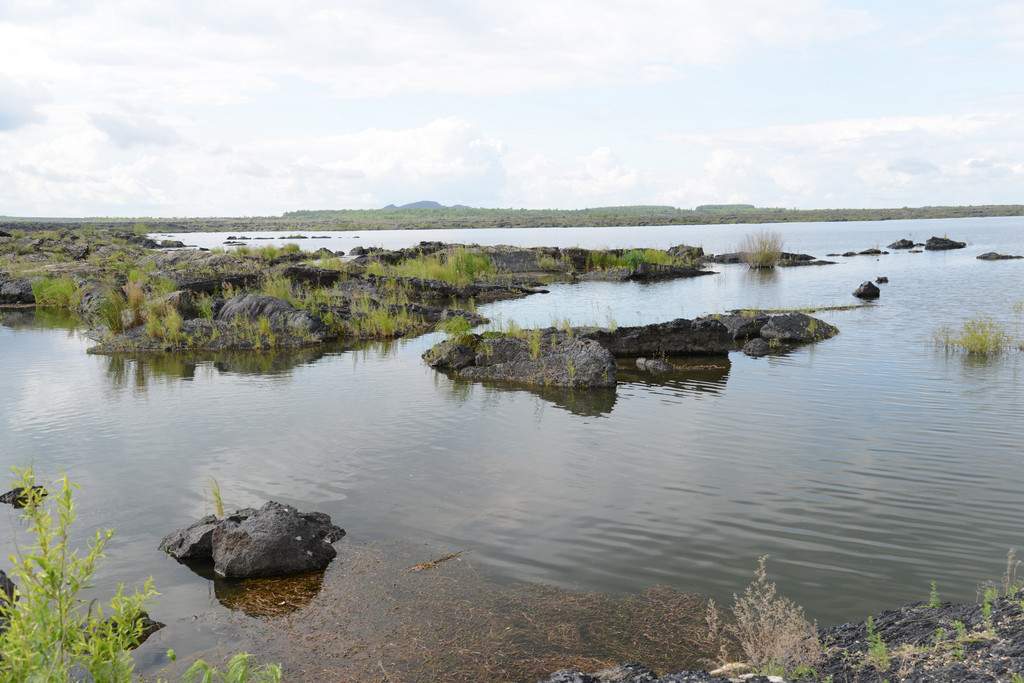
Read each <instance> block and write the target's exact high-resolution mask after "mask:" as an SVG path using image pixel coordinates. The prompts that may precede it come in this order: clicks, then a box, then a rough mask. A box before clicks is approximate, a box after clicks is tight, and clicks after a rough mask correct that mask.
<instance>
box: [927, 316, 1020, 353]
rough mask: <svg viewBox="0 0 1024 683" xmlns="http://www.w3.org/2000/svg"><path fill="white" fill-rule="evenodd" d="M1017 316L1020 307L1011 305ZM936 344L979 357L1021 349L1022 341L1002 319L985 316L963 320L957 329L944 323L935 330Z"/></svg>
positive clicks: (949, 349)
mask: <svg viewBox="0 0 1024 683" xmlns="http://www.w3.org/2000/svg"><path fill="white" fill-rule="evenodd" d="M1014 309H1015V310H1017V311H1018V319H1019V317H1020V310H1021V306H1020V304H1018V305H1017V306H1015V307H1014ZM934 340H935V345H936V346H939V347H941V348H944V349H946V350H947V351H961V352H963V353H967V354H971V355H979V356H997V355H1000V354H1003V353H1007V352H1009V351H1012V350H1013V349H1015V348H1016V349H1021V348H1024V340H1022V339H1020V337H1018V336H1017V335H1015V334H1013V333H1011V332H1010V331H1009V330H1007V329H1006V326H1004V325H1003V324H1002V323H1001V322H999V321H998V320H995V319H994V318H992V317H990V316H987V315H979V316H976V317H974V318H971V319H969V320H965V321H964V322H963V323H962V324H961V325H960V327H959V328H955V327H949V326H943V327H940V328H939V329H938V330H936V331H935V334H934Z"/></svg>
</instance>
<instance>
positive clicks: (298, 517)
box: [160, 501, 345, 578]
mask: <svg viewBox="0 0 1024 683" xmlns="http://www.w3.org/2000/svg"><path fill="white" fill-rule="evenodd" d="M344 535H345V530H344V529H342V528H340V527H338V526H335V525H334V524H332V523H331V518H330V516H328V515H326V514H324V513H322V512H307V513H303V512H299V511H298V510H296V509H295V508H293V507H291V506H289V505H283V504H281V503H277V502H274V501H270V502H268V503H266V504H264V505H263V507H261V508H260V509H258V510H254V509H252V508H247V509H245V510H240V511H238V512H236V513H235V514H234V515H231V516H229V517H225V518H224V519H218V518H216V517H214V516H213V515H209V516H207V517H204V518H202V519H201V520H199V521H198V522H196V523H195V524H193V525H192V526H190V527H188V528H187V529H179V530H177V531H174V532H172V533H170V534H168V535H167V536H166V537H164V539H163V541H161V542H160V549H161V550H163V551H165V552H167V553H170V554H171V555H173V556H174V557H176V558H177V559H179V560H186V559H207V558H210V559H212V560H213V563H214V571H216V572H217V573H218V574H220V575H221V576H225V577H236V578H248V577H259V576H281V575H285V574H298V573H301V572H308V571H313V570H316V569H323V568H324V567H326V566H327V564H328V563H329V562H330V561H331V560H333V559H334V557H335V556H336V555H337V551H336V550H335V549H334V546H333V545H331V544H332V543H334V542H335V541H337V540H339V539H341V537H342V536H344Z"/></svg>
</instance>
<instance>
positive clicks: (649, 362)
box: [636, 358, 677, 373]
mask: <svg viewBox="0 0 1024 683" xmlns="http://www.w3.org/2000/svg"><path fill="white" fill-rule="evenodd" d="M636 367H637V369H638V370H644V371H646V372H654V373H662V372H675V371H676V370H677V368H676V366H674V365H672V364H671V363H669V362H668V361H667V360H662V359H660V358H637V359H636Z"/></svg>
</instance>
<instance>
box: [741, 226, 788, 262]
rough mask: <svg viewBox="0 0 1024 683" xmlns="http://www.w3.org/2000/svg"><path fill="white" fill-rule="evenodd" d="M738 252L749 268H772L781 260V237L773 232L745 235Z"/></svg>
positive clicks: (766, 231) (763, 231)
mask: <svg viewBox="0 0 1024 683" xmlns="http://www.w3.org/2000/svg"><path fill="white" fill-rule="evenodd" d="M738 251H739V252H740V253H742V254H743V260H744V261H745V262H746V263H747V265H749V266H750V267H751V268H774V267H775V266H776V265H777V264H778V262H779V260H780V259H781V258H782V235H780V234H779V233H777V232H775V231H774V230H761V231H760V232H757V233H754V234H751V235H747V236H745V237H744V238H743V240H742V241H741V242H740V246H739V249H738Z"/></svg>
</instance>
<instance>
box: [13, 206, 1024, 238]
mask: <svg viewBox="0 0 1024 683" xmlns="http://www.w3.org/2000/svg"><path fill="white" fill-rule="evenodd" d="M984 216H1024V204H1001V205H995V204H987V205H980V206H923V207H916V208H912V207H903V208H899V209H783V208H772V207H756V206H753V205H752V204H705V205H702V206H698V207H696V208H695V209H679V208H675V207H672V206H657V205H638V206H605V207H595V208H588V209H481V208H470V207H440V206H439V207H430V208H421V207H417V208H386V209H306V210H300V211H288V212H285V213H284V214H282V215H281V216H264V217H252V216H247V217H238V218H231V217H207V218H15V217H7V216H0V230H7V231H10V230H62V229H72V228H74V227H76V226H81V227H94V228H110V229H129V230H135V231H139V229H140V228H144V229H145V230H146V231H148V232H221V231H236V232H254V231H262V230H309V231H317V230H401V229H405V230H417V229H444V228H537V227H616V226H640V225H715V224H736V223H796V222H822V223H829V222H850V221H884V220H906V219H920V218H972V217H984Z"/></svg>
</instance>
